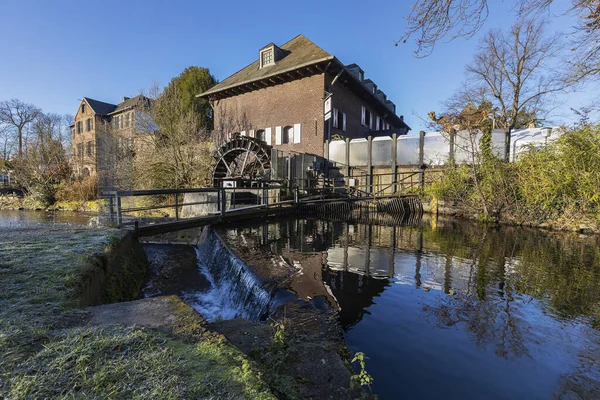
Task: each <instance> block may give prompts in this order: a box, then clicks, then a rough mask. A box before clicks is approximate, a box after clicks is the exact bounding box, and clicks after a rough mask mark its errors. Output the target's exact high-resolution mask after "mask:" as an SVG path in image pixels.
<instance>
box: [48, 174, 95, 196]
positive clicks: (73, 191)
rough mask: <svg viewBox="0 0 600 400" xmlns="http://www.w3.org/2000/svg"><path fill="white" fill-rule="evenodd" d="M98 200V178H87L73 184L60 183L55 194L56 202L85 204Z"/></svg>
mask: <svg viewBox="0 0 600 400" xmlns="http://www.w3.org/2000/svg"><path fill="white" fill-rule="evenodd" d="M97 198H98V178H97V177H95V176H89V177H86V178H82V179H78V180H75V181H74V182H71V183H69V182H62V183H61V184H60V186H59V187H58V190H57V192H56V199H57V200H58V201H76V202H86V201H92V200H96V199H97Z"/></svg>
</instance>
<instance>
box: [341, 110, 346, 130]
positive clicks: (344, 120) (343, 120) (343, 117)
mask: <svg viewBox="0 0 600 400" xmlns="http://www.w3.org/2000/svg"><path fill="white" fill-rule="evenodd" d="M342 131H344V132H346V113H342Z"/></svg>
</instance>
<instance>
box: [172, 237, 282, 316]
mask: <svg viewBox="0 0 600 400" xmlns="http://www.w3.org/2000/svg"><path fill="white" fill-rule="evenodd" d="M196 252H197V255H198V266H199V268H200V271H201V272H202V273H203V274H204V275H205V276H206V277H207V278H208V280H209V282H210V284H211V288H210V289H209V290H208V291H207V292H205V293H194V294H189V295H187V296H185V298H184V299H185V300H186V301H187V302H189V303H191V305H192V306H193V307H194V308H196V310H198V311H199V312H200V313H201V314H202V315H203V316H204V317H205V318H206V319H207V320H209V321H214V320H215V319H217V318H222V319H233V318H246V319H249V320H253V321H257V320H264V319H265V318H266V317H267V316H268V315H269V313H270V312H271V311H272V310H274V309H275V308H276V307H277V306H278V305H280V304H282V303H283V302H285V301H286V300H290V299H291V298H293V295H292V294H291V293H289V292H287V291H285V290H281V291H278V290H277V288H276V287H274V285H272V284H271V285H269V284H268V283H267V282H265V281H263V280H262V279H261V278H259V277H258V276H257V274H256V273H254V272H253V271H252V270H251V269H250V268H249V267H248V265H246V263H245V262H243V261H242V260H240V259H239V258H238V257H237V256H236V255H235V254H234V253H233V252H232V251H231V249H229V247H227V246H226V245H225V244H224V243H223V242H222V240H221V238H220V237H219V236H218V235H217V234H216V233H215V232H214V230H212V229H210V228H207V229H204V231H203V233H202V235H201V238H200V243H199V244H198V245H197V247H196Z"/></svg>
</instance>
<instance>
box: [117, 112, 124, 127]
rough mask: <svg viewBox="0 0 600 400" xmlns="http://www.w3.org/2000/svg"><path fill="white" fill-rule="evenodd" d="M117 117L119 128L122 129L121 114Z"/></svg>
mask: <svg viewBox="0 0 600 400" xmlns="http://www.w3.org/2000/svg"><path fill="white" fill-rule="evenodd" d="M117 118H118V120H119V129H122V128H123V116H122V115H119V116H118V117H117Z"/></svg>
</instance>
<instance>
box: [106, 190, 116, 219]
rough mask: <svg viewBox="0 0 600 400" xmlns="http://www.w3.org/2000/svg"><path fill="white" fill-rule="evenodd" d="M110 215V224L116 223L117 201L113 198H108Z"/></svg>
mask: <svg viewBox="0 0 600 400" xmlns="http://www.w3.org/2000/svg"><path fill="white" fill-rule="evenodd" d="M108 215H109V219H110V222H114V221H115V201H114V199H113V197H112V196H108Z"/></svg>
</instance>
